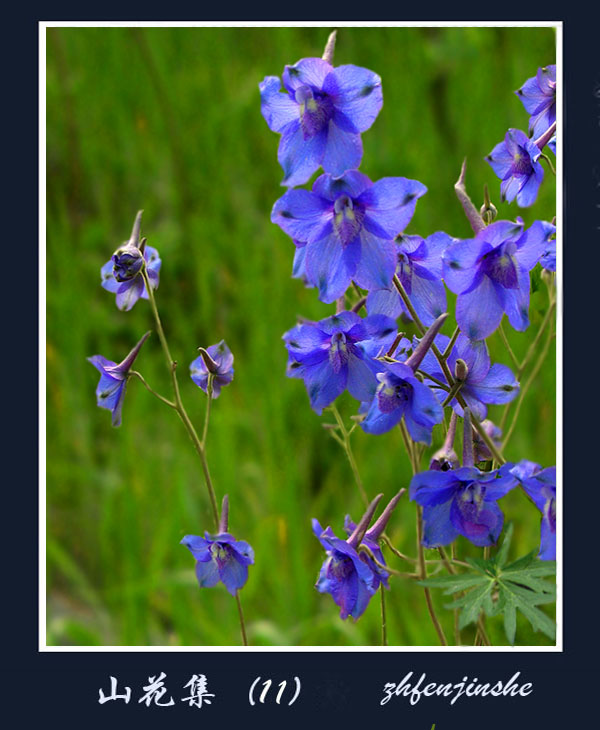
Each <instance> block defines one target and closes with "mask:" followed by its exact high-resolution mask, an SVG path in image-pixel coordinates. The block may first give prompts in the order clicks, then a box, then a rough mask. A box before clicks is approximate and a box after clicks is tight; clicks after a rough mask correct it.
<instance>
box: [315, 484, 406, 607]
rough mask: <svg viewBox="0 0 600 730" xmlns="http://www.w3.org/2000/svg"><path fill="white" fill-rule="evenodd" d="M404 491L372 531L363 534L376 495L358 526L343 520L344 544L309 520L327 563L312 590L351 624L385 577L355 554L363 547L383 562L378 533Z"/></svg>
mask: <svg viewBox="0 0 600 730" xmlns="http://www.w3.org/2000/svg"><path fill="white" fill-rule="evenodd" d="M404 491H405V490H403V489H402V490H401V491H400V492H399V493H398V494H397V495H396V496H395V497H394V498H393V499H392V500H391V501H390V503H389V504H388V505H387V507H386V508H385V510H384V511H383V512H382V514H381V516H380V517H379V519H378V520H377V522H376V523H375V524H374V525H373V527H372V528H371V529H370V530H368V531H367V528H368V527H369V524H370V522H371V520H372V519H373V515H374V513H375V509H376V507H377V504H378V503H379V500H380V499H381V498H382V497H383V495H382V494H379V495H378V496H377V497H376V498H375V499H374V500H373V501H372V502H371V504H370V505H369V507H368V508H367V511H366V512H365V514H364V515H363V517H362V518H361V520H360V522H359V523H358V525H356V526H355V525H352V523H351V520H350V518H349V517H346V522H345V527H346V529H347V530H348V528H351V534H350V536H349V537H348V539H347V540H341V539H340V538H338V537H336V536H335V534H334V533H333V530H332V529H331V527H327V529H325V530H324V529H323V528H322V527H321V525H320V524H319V521H318V520H316V519H313V521H312V527H313V532H314V534H315V535H316V537H317V538H318V540H319V542H320V543H321V545H322V546H323V547H324V548H325V550H326V552H327V559H326V560H325V562H324V563H323V565H322V567H321V571H320V573H319V578H318V580H317V583H316V585H315V588H316V589H317V590H318V591H319V592H320V593H330V594H331V596H332V598H333V600H334V601H335V603H336V604H337V605H338V606H339V607H340V617H341V618H342V619H346V618H348V616H352V618H354V619H355V620H356V619H357V618H359V616H361V615H362V614H363V613H364V610H365V609H366V607H367V605H368V603H369V601H370V600H371V596H373V595H374V594H375V593H376V591H377V589H378V587H379V585H380V583H383V584H384V585H385V586H386V587H387V578H388V573H387V572H386V571H384V570H382V569H381V568H380V567H379V566H377V565H376V564H375V563H374V562H373V561H372V560H371V559H370V558H369V556H367V555H365V554H364V553H362V552H361V553H359V552H358V548H359V546H360V545H361V544H364V545H366V546H367V547H368V548H369V549H370V550H371V551H372V552H373V554H374V556H375V559H376V560H378V561H379V562H384V561H383V555H382V554H381V550H380V548H379V546H378V544H377V540H378V539H379V537H380V535H381V533H382V532H383V530H384V529H385V526H386V525H387V522H388V520H389V518H390V516H391V514H392V512H393V510H394V509H395V507H396V505H397V504H398V501H399V499H400V497H401V496H402V494H403V493H404Z"/></svg>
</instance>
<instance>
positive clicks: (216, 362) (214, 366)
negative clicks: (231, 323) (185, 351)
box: [190, 340, 233, 398]
mask: <svg viewBox="0 0 600 730" xmlns="http://www.w3.org/2000/svg"><path fill="white" fill-rule="evenodd" d="M198 349H199V350H202V352H201V354H200V355H199V356H198V357H197V358H196V359H195V360H194V361H193V362H192V364H191V365H190V377H191V378H192V380H193V381H194V383H196V385H197V386H199V387H200V388H202V390H203V391H204V392H205V393H208V374H209V371H210V372H212V374H213V380H212V397H213V398H218V397H219V395H220V393H221V388H222V387H223V386H225V385H229V383H231V381H232V380H233V355H232V354H231V350H230V349H229V348H228V347H227V344H226V343H225V340H221V342H217V344H216V345H211V346H210V347H207V348H206V350H204V348H198ZM207 355H208V357H207Z"/></svg>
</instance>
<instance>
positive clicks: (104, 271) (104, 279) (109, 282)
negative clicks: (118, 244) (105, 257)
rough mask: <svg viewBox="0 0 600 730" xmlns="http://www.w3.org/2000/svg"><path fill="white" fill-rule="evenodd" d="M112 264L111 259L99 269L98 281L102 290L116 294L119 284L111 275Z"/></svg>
mask: <svg viewBox="0 0 600 730" xmlns="http://www.w3.org/2000/svg"><path fill="white" fill-rule="evenodd" d="M113 269H114V263H113V260H112V258H111V259H110V260H109V261H107V262H106V263H105V264H104V266H103V267H102V268H101V269H100V281H101V284H102V288H103V289H106V291H109V292H112V293H113V294H116V293H117V292H118V291H119V288H120V286H121V283H120V282H118V281H117V280H116V279H115V277H114V275H113Z"/></svg>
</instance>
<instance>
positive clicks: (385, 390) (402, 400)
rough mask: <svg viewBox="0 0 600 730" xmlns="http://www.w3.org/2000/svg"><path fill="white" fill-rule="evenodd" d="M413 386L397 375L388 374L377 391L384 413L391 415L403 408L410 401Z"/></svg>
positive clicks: (378, 401)
mask: <svg viewBox="0 0 600 730" xmlns="http://www.w3.org/2000/svg"><path fill="white" fill-rule="evenodd" d="M411 392H412V385H410V383H407V382H406V381H405V380H402V379H401V378H398V377H397V376H395V375H391V374H387V375H385V378H384V379H383V380H382V381H381V385H380V386H379V388H378V390H377V404H378V405H379V410H380V411H381V412H382V413H391V412H392V411H395V410H396V409H397V408H403V407H404V405H405V404H406V403H407V402H408V401H409V399H410V396H411Z"/></svg>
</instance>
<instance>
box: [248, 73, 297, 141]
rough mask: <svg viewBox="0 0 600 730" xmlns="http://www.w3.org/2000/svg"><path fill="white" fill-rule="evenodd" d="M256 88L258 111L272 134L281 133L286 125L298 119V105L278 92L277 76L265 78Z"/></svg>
mask: <svg viewBox="0 0 600 730" xmlns="http://www.w3.org/2000/svg"><path fill="white" fill-rule="evenodd" d="M258 88H259V89H260V110H261V112H262V115H263V117H264V118H265V121H266V122H267V124H268V125H269V128H270V129H272V130H273V132H281V131H282V130H283V128H284V127H285V126H286V125H287V124H289V123H290V122H292V121H294V120H295V119H298V118H299V116H300V109H299V105H298V103H297V102H296V101H295V100H294V99H292V98H291V97H290V95H289V94H282V93H281V92H280V89H281V81H280V80H279V78H277V76H267V77H265V79H264V81H262V82H261V83H260V84H259V85H258Z"/></svg>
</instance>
